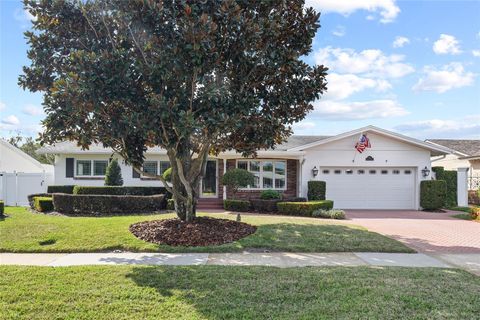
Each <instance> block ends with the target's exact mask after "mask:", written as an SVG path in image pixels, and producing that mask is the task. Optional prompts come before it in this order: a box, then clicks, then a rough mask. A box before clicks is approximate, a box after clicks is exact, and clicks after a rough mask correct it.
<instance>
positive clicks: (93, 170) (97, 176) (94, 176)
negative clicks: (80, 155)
mask: <svg viewBox="0 0 480 320" xmlns="http://www.w3.org/2000/svg"><path fill="white" fill-rule="evenodd" d="M78 161H90V174H89V175H79V174H78V171H77V170H78V166H77V162H78ZM95 161H104V162H107V166H108V159H107V160H104V159H75V168H74V169H75V174H74V175H73V177H74V178H100V177H105V175H104V174H103V175H95V174H94V172H95V168H94V165H95Z"/></svg>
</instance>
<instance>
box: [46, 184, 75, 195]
mask: <svg viewBox="0 0 480 320" xmlns="http://www.w3.org/2000/svg"><path fill="white" fill-rule="evenodd" d="M74 187H75V186H48V187H47V193H68V194H73V188H74Z"/></svg>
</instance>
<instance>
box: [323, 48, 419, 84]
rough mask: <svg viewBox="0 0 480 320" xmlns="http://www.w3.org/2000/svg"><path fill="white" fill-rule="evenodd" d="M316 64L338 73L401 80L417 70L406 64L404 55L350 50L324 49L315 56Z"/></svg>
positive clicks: (378, 51)
mask: <svg viewBox="0 0 480 320" xmlns="http://www.w3.org/2000/svg"><path fill="white" fill-rule="evenodd" d="M314 58H315V63H316V64H324V65H326V66H328V67H329V68H330V70H332V71H334V72H338V73H354V74H355V73H363V74H365V75H367V76H369V77H380V78H401V77H403V76H405V75H407V74H409V73H412V72H413V71H415V69H414V68H413V67H412V66H411V65H409V64H407V63H404V62H403V60H404V59H405V57H404V56H403V55H398V54H392V55H385V54H384V53H383V52H382V51H381V50H378V49H368V50H363V51H361V52H357V51H355V50H353V49H349V48H332V47H330V46H328V47H326V48H322V49H320V50H318V51H317V52H315V54H314Z"/></svg>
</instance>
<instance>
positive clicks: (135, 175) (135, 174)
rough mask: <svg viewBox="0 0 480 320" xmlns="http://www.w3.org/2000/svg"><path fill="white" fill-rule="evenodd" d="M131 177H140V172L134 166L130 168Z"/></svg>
mask: <svg viewBox="0 0 480 320" xmlns="http://www.w3.org/2000/svg"><path fill="white" fill-rule="evenodd" d="M132 178H137V179H138V178H140V174H139V173H138V172H137V171H135V169H134V168H132Z"/></svg>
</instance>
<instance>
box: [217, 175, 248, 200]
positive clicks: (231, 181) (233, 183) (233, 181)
mask: <svg viewBox="0 0 480 320" xmlns="http://www.w3.org/2000/svg"><path fill="white" fill-rule="evenodd" d="M254 179H255V177H254V175H253V174H252V173H251V172H248V171H247V170H245V169H230V170H227V172H225V173H224V174H223V177H222V184H223V185H224V186H227V187H228V188H229V189H230V190H231V191H232V194H233V198H235V194H236V193H237V192H238V189H239V188H246V187H247V186H249V185H253V183H254V182H255V180H254Z"/></svg>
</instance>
